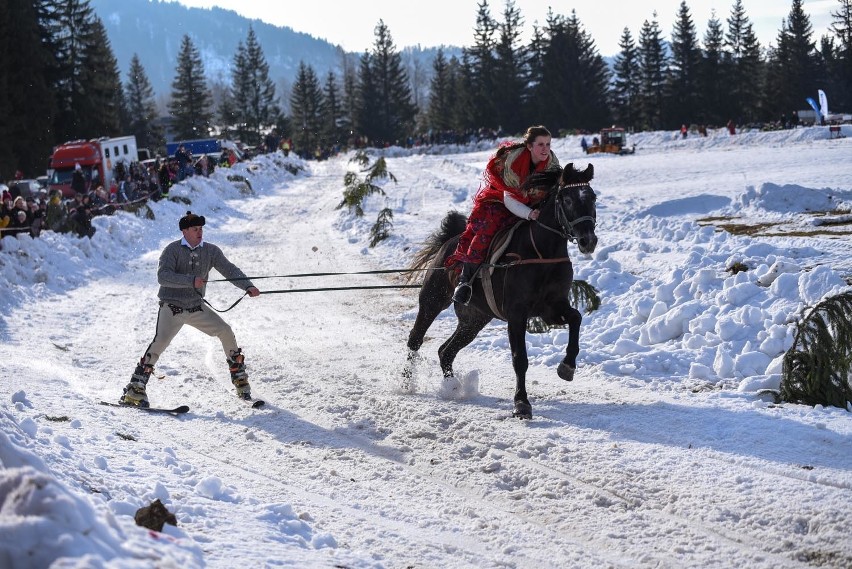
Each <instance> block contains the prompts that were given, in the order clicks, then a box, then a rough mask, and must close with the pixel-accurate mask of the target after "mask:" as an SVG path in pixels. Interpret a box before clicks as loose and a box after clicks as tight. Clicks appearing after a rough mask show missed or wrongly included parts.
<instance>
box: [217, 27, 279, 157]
mask: <svg viewBox="0 0 852 569" xmlns="http://www.w3.org/2000/svg"><path fill="white" fill-rule="evenodd" d="M231 76H232V84H231V92H230V98H231V101H233V107H231V108H232V110H233V112H234V113H235V115H236V116H235V119H236V120H235V122H236V123H237V124H238V125H239V126H238V130H237V132H238V133H239V136H240V139H241V140H244V141H246V142H248V143H250V144H257V143H259V142H260V140H261V130H262V129H263V127H268V126H270V125H273V124H275V123H276V122H277V121H278V117H279V115H280V114H281V110H280V108H279V106H278V103H277V102H276V97H275V83H274V82H273V81H272V79H270V78H269V64H268V63H267V62H266V57H265V56H264V54H263V49H262V48H261V47H260V44H259V43H258V41H257V36H256V35H255V33H254V29H253V28H252V27H251V26H249V31H248V36H247V37H246V43H245V45H243V43H242V42H240V44H239V45H238V47H237V53H236V54H235V56H234V65H233V71H232V74H231Z"/></svg>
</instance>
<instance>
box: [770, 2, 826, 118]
mask: <svg viewBox="0 0 852 569" xmlns="http://www.w3.org/2000/svg"><path fill="white" fill-rule="evenodd" d="M802 3H803V0H793V5H792V7H791V9H790V15H789V17H788V19H787V20H786V21H785V22H784V23H783V24H782V26H781V30H780V31H779V34H778V47H777V48H776V50H775V52H774V53H773V54H772V57H771V59H772V61H771V64H772V70H773V71H772V77H771V81H772V83H771V84H770V86H769V89H767V92H768V93H771V95H770V96H768V97H767V99H766V106H767V110H768V111H769V112H770V113H771V114H772V115H773V116H778V115H780V114H782V113H789V112H790V111H791V110H793V109H797V108H799V106H801V104H800V101H804V100H805V99H806V98H807V97H813V96H814V95H815V94H816V89H817V86H818V84H819V80H820V78H821V75H822V70H821V66H820V61H819V58H818V54H817V52H816V44H815V42H814V41H813V39H812V35H813V28H812V26H811V21H810V18H809V17H808V15H807V14H806V13H805V12H804V9H803V7H802Z"/></svg>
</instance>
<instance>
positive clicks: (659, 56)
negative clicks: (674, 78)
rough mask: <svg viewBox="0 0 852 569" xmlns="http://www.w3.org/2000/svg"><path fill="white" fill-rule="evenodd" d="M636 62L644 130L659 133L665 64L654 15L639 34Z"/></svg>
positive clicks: (661, 120) (663, 49)
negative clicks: (639, 73)
mask: <svg viewBox="0 0 852 569" xmlns="http://www.w3.org/2000/svg"><path fill="white" fill-rule="evenodd" d="M639 62H640V63H639V68H640V69H641V72H642V83H641V89H640V97H641V106H640V108H641V111H642V121H643V124H644V126H645V128H648V129H650V130H659V129H661V128H662V126H663V117H662V111H663V103H664V96H665V77H666V74H667V65H668V61H667V59H666V53H665V46H664V45H663V38H662V34H661V32H660V25H659V23H658V22H657V13H656V12H654V18H653V20H651V21H650V22H649V21H648V20H645V22H644V23H643V24H642V29H641V31H640V32H639Z"/></svg>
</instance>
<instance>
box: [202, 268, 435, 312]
mask: <svg viewBox="0 0 852 569" xmlns="http://www.w3.org/2000/svg"><path fill="white" fill-rule="evenodd" d="M436 270H444V268H443V267H438V268H427V269H379V270H375V271H351V272H335V273H296V274H292V275H262V276H257V277H239V278H234V279H210V280H208V281H207V282H208V283H224V282H232V281H245V280H260V279H284V278H287V279H293V278H300V277H330V276H339V275H380V274H388V273H413V272H417V271H436ZM420 287H421V285H419V284H413V285H363V286H333V287H318V288H288V289H279V290H262V291H260V294H288V293H293V292H326V291H340V290H376V289H387V288H420ZM195 292H196V293H197V294H198V296H201V293H200V292H198V290H197V289H196V290H195ZM246 296H248V291H246V292H244V293H243V295H242V296H241V297H240V298H238V299H237V300H236V301H235V302H234V303H233V304H232V305H231V306H229V307H228V308H225V309H224V310H219V309H218V308H216V307H215V306H213V305H212V304H210V303H209V302H208V301H207V299H206V298H204V297H203V296H201V300H203V301H204V304H206V305H207V306H209V307H210V308H212V309H213V310H215V311H216V312H228V311H229V310H231V309H232V308H234V307H235V306H236V305H238V304H239V303H240V302H242V300H243V299H244V298H245V297H246Z"/></svg>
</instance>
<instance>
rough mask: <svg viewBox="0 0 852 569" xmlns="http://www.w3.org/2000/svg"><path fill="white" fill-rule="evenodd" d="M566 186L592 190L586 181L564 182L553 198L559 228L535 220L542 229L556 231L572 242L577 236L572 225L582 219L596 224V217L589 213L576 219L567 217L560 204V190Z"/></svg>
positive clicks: (575, 224) (574, 241)
mask: <svg viewBox="0 0 852 569" xmlns="http://www.w3.org/2000/svg"><path fill="white" fill-rule="evenodd" d="M566 188H587V189H588V190H589V191H594V190H592V187H591V186H590V185H589V184H588V183H587V182H576V183H574V184H565V185H564V186H559V189H557V190H556V194H555V195H554V199H555V200H556V204H555V206H554V207H555V210H556V221H557V222H559V227H560V229H556V228H554V227H550V226H549V225H547V224H545V223H542V222H540V221H538V220H536V223H538V224H539V226H541V227H542V228H544V229H547V230H548V231H550V232H552V233H556V234H557V235H559V236H560V237H562V238H563V239H567V240H568V241H570V242H572V243H576V242H577V236H576V234H575V233H574V227H576V226H577V225H578V224H580V223H583V222H584V221H591V222H592V225H595V224H597V219H595V218H594V217H592V216H591V215H581V216H580V217H578V218H577V219H575V220H573V221H571V220H569V219H568V215H567V214H566V213H565V207H564V206H563V205H562V190H564V189H566Z"/></svg>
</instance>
